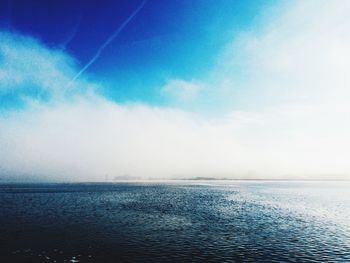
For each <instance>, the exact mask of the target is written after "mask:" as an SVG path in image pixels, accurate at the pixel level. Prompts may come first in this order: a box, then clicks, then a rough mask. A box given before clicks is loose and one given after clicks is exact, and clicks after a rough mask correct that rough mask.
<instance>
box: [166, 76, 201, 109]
mask: <svg viewBox="0 0 350 263" xmlns="http://www.w3.org/2000/svg"><path fill="white" fill-rule="evenodd" d="M203 89H204V85H203V84H200V83H196V82H191V81H184V80H180V79H172V80H170V81H168V83H167V84H165V86H164V87H162V88H161V90H160V93H161V94H162V95H164V96H166V97H168V98H170V100H172V101H175V102H177V103H180V104H181V103H190V102H191V101H193V100H194V99H196V98H198V95H199V93H200V92H201V91H203Z"/></svg>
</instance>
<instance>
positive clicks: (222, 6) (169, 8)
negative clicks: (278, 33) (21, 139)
mask: <svg viewBox="0 0 350 263" xmlns="http://www.w3.org/2000/svg"><path fill="white" fill-rule="evenodd" d="M141 2H142V1H139V0H137V1H136V0H133V1H104V2H103V4H101V3H100V1H73V2H72V1H50V2H48V1H1V6H0V10H2V11H1V13H0V21H1V24H0V25H1V28H2V30H7V31H10V32H11V31H15V32H19V33H20V34H24V35H28V36H32V37H35V38H37V39H39V40H40V41H41V42H42V43H43V44H45V45H47V46H48V47H50V48H54V49H63V50H64V51H65V52H67V53H69V54H70V55H71V56H72V57H73V58H74V59H76V60H77V63H78V64H79V65H80V66H81V67H83V66H84V65H85V64H86V63H87V62H88V61H89V60H90V59H91V58H92V57H93V56H94V55H95V53H96V51H97V50H98V48H99V47H100V46H101V45H102V44H103V43H104V42H105V41H106V40H107V39H108V37H109V36H110V35H111V34H112V33H113V32H114V31H115V30H116V29H117V28H118V27H119V26H120V25H121V24H122V23H123V21H125V20H126V19H127V17H128V16H130V14H131V13H132V12H133V11H134V10H135V9H136V8H137V7H138V6H139V5H140V3H141ZM271 3H272V1H223V0H219V1H184V0H182V1H160V0H149V1H147V2H146V4H145V6H144V7H143V8H142V10H141V11H140V12H138V14H137V15H136V16H135V17H134V18H133V19H132V21H130V23H128V25H127V26H126V28H124V30H123V31H122V32H121V34H119V35H118V37H117V38H115V39H114V40H113V41H112V42H111V43H110V44H109V45H108V46H107V47H106V48H105V49H104V50H103V52H102V54H101V56H100V57H99V58H98V59H97V60H96V62H95V63H93V65H91V67H89V68H88V70H87V71H86V74H88V75H89V76H90V77H91V78H92V79H94V80H95V81H98V82H103V83H104V86H103V87H104V88H103V91H102V92H103V93H104V94H105V96H107V97H109V98H111V99H113V100H115V101H118V102H128V101H143V102H147V103H151V104H157V105H159V104H162V105H164V104H166V103H167V101H166V100H165V99H164V97H163V96H161V95H160V93H159V89H160V88H161V87H162V86H163V85H165V83H166V82H167V81H168V80H169V79H184V80H192V79H196V78H203V77H205V75H206V74H208V72H209V71H210V70H211V69H212V67H213V65H214V64H215V63H216V56H217V55H218V54H219V53H220V52H221V50H222V49H223V48H224V47H225V45H226V44H227V42H228V41H231V40H232V38H233V37H234V36H235V34H236V33H238V32H241V31H243V30H246V29H249V27H251V26H253V25H252V22H253V21H254V18H255V17H256V16H257V15H258V14H259V12H261V8H263V7H265V6H268V5H269V4H271ZM3 100H4V98H3Z"/></svg>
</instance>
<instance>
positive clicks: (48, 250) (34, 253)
mask: <svg viewBox="0 0 350 263" xmlns="http://www.w3.org/2000/svg"><path fill="white" fill-rule="evenodd" d="M0 207H1V210H0V262H184V261H195V262H202V261H212V262H256V261H260V262H281V261H285V262H325V261H327V262H349V261H350V184H349V183H347V182H273V181H256V182H249V181H223V182H215V181H214V182H192V183H188V182H179V183H169V182H164V183H132V184H131V183H116V184H7V185H0Z"/></svg>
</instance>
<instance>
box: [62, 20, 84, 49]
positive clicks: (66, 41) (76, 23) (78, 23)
mask: <svg viewBox="0 0 350 263" xmlns="http://www.w3.org/2000/svg"><path fill="white" fill-rule="evenodd" d="M81 18H82V16H81V15H79V16H78V19H77V21H76V22H75V24H74V26H73V28H72V30H71V31H70V32H69V35H68V36H67V37H66V39H65V40H64V41H63V42H62V44H61V45H60V48H61V49H63V50H64V49H66V46H67V45H68V44H69V43H70V42H71V41H72V40H73V38H74V37H75V35H76V34H77V32H78V29H79V26H80V22H81Z"/></svg>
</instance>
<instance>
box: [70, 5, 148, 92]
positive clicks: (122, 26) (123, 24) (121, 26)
mask: <svg viewBox="0 0 350 263" xmlns="http://www.w3.org/2000/svg"><path fill="white" fill-rule="evenodd" d="M146 2H147V0H143V1H142V3H141V4H140V5H139V6H138V7H137V8H136V9H135V10H134V12H132V13H131V15H130V16H129V17H128V18H127V19H126V20H125V21H124V22H123V23H122V24H121V25H120V26H119V27H118V28H117V30H116V31H114V33H113V34H112V35H111V36H110V37H109V38H108V39H107V40H106V41H105V42H104V43H103V44H102V46H101V47H100V48H99V49H98V50H97V52H96V54H95V56H93V57H92V59H90V61H89V62H88V63H87V64H86V65H85V66H84V67H83V68H82V69H81V70H80V71H79V72H78V73H77V74H76V75H75V76H74V77H73V78H72V80H71V81H70V82H69V83H68V86H70V85H71V84H72V83H73V82H74V81H75V80H76V79H77V78H78V77H79V76H80V75H81V74H82V73H84V71H85V70H87V69H88V68H89V67H90V66H91V65H92V64H93V63H94V62H95V61H96V60H97V59H98V58H99V57H100V55H101V53H102V51H103V50H104V49H105V48H106V47H107V46H108V45H109V44H110V43H111V42H112V41H113V40H114V39H115V38H116V37H117V36H118V35H119V34H120V32H121V31H122V30H123V29H124V28H125V27H126V26H127V25H128V23H129V22H130V21H131V20H132V19H133V18H134V17H135V16H136V15H137V13H138V12H139V11H140V10H141V9H142V8H143V6H144V5H145V3H146Z"/></svg>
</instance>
